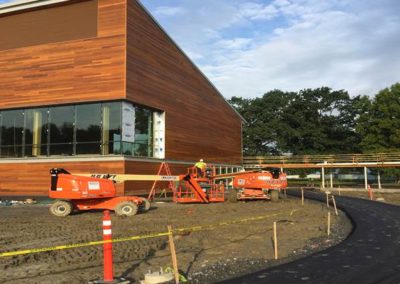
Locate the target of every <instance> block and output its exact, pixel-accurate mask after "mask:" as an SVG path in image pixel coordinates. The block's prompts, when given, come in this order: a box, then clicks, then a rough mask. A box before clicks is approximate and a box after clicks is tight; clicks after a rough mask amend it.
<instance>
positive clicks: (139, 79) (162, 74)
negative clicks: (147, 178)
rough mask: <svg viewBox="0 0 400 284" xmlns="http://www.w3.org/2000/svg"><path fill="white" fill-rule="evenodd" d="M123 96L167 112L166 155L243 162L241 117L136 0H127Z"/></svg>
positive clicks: (171, 157) (174, 157) (179, 158)
mask: <svg viewBox="0 0 400 284" xmlns="http://www.w3.org/2000/svg"><path fill="white" fill-rule="evenodd" d="M127 15H128V16H127V20H128V22H127V94H126V96H127V99H128V100H131V101H133V102H137V103H139V104H143V105H146V106H151V107H154V108H156V109H160V110H164V111H165V112H166V125H167V126H166V127H167V129H166V157H167V158H168V159H178V160H188V159H189V160H193V159H198V158H200V157H203V158H205V159H207V160H209V161H218V162H226V163H236V164H240V163H241V120H240V118H239V116H238V115H237V114H236V113H235V112H234V111H233V110H232V109H231V107H230V106H229V105H228V104H227V103H226V102H225V101H224V99H223V98H222V97H221V96H220V95H219V94H218V92H217V91H216V90H215V88H213V86H212V85H211V84H210V83H209V81H207V79H205V77H204V76H202V74H201V73H200V72H199V71H198V70H197V68H196V67H194V66H193V64H192V63H191V62H190V61H189V60H188V59H187V57H186V56H185V55H183V54H182V52H181V51H180V50H179V49H178V48H177V47H176V45H174V43H173V42H172V41H171V40H170V38H169V37H168V36H167V35H166V34H165V33H164V32H163V31H162V30H161V29H160V28H159V27H158V26H157V24H156V23H155V22H154V21H153V20H152V18H151V17H150V16H149V15H148V14H147V13H146V12H145V11H144V10H143V8H142V6H141V5H140V4H138V3H137V1H128V14H127Z"/></svg>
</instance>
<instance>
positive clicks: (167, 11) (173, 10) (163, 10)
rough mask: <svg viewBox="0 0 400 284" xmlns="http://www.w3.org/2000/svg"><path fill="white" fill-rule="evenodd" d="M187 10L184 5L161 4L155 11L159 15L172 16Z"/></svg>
mask: <svg viewBox="0 0 400 284" xmlns="http://www.w3.org/2000/svg"><path fill="white" fill-rule="evenodd" d="M185 12H186V10H185V9H184V8H183V7H167V6H161V7H157V9H156V10H155V11H154V12H153V13H154V15H155V16H156V17H157V16H158V17H171V16H176V15H179V14H184V13H185Z"/></svg>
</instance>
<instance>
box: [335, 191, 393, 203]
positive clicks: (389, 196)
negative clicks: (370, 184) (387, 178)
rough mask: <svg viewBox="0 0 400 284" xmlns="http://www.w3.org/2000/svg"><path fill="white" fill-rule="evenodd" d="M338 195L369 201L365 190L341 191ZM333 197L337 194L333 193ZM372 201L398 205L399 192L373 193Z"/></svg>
mask: <svg viewBox="0 0 400 284" xmlns="http://www.w3.org/2000/svg"><path fill="white" fill-rule="evenodd" d="M340 194H341V195H343V196H349V197H357V198H362V199H369V195H368V191H366V190H360V191H341V192H340ZM335 195H338V193H337V192H335ZM374 200H377V201H380V202H386V203H390V204H395V205H400V192H399V193H380V192H374Z"/></svg>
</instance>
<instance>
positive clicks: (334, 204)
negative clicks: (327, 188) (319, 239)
mask: <svg viewBox="0 0 400 284" xmlns="http://www.w3.org/2000/svg"><path fill="white" fill-rule="evenodd" d="M332 202H333V206H334V207H335V214H336V216H337V215H339V214H338V212H337V208H336V201H335V196H334V195H332Z"/></svg>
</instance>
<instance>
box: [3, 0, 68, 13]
mask: <svg viewBox="0 0 400 284" xmlns="http://www.w3.org/2000/svg"><path fill="white" fill-rule="evenodd" d="M69 1H71V0H19V1H18V0H17V1H11V2H8V3H3V4H0V15H1V14H7V13H11V12H16V11H22V10H28V9H32V8H38V7H42V6H48V5H54V4H58V3H64V2H69Z"/></svg>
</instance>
